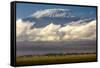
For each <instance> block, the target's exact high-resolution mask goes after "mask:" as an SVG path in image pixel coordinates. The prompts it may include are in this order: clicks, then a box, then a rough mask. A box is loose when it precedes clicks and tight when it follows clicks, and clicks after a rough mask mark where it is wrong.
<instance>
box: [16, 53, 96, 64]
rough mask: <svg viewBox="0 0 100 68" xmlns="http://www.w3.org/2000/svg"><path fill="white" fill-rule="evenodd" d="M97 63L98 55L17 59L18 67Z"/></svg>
mask: <svg viewBox="0 0 100 68" xmlns="http://www.w3.org/2000/svg"><path fill="white" fill-rule="evenodd" d="M90 61H96V54H78V55H62V56H60V55H56V56H28V57H25V56H23V57H17V58H16V64H17V65H41V64H53V63H55V64H57V63H72V62H90Z"/></svg>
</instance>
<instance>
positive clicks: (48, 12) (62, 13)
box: [32, 8, 74, 18]
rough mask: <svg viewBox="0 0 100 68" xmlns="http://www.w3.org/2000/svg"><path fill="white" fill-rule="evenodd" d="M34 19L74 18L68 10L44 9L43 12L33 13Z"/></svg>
mask: <svg viewBox="0 0 100 68" xmlns="http://www.w3.org/2000/svg"><path fill="white" fill-rule="evenodd" d="M32 16H33V17H35V18H41V17H46V16H48V17H66V16H67V17H74V16H73V15H72V14H71V13H70V12H69V9H59V8H54V9H44V10H38V11H36V12H35V13H33V14H32Z"/></svg>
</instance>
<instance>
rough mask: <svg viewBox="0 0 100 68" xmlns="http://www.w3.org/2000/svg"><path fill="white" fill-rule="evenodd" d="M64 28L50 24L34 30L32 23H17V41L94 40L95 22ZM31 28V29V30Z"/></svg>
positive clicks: (20, 21) (69, 25)
mask: <svg viewBox="0 0 100 68" xmlns="http://www.w3.org/2000/svg"><path fill="white" fill-rule="evenodd" d="M83 23H84V24H82V23H77V24H76V22H73V24H72V23H71V24H70V23H69V24H67V25H65V26H61V25H60V24H53V23H50V24H49V25H47V26H45V27H42V28H35V27H34V23H31V22H23V21H22V20H18V21H17V25H16V26H17V27H16V28H17V41H24V40H29V41H60V40H66V41H67V40H80V39H96V21H95V20H94V21H91V22H83ZM31 27H32V28H31Z"/></svg>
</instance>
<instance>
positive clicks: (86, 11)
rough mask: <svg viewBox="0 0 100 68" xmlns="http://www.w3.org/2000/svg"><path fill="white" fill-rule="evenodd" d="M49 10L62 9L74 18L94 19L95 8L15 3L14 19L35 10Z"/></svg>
mask: <svg viewBox="0 0 100 68" xmlns="http://www.w3.org/2000/svg"><path fill="white" fill-rule="evenodd" d="M50 8H62V9H69V10H70V11H71V12H72V13H74V15H76V16H86V17H87V16H88V17H91V18H95V17H96V8H95V7H82V6H81V7H80V6H71V5H70V6H68V5H66V6H63V5H49V4H46V5H45V4H31V3H17V4H16V16H17V17H16V18H17V19H20V18H25V17H29V16H30V15H32V14H33V13H34V12H36V11H37V10H41V9H42V10H43V9H50Z"/></svg>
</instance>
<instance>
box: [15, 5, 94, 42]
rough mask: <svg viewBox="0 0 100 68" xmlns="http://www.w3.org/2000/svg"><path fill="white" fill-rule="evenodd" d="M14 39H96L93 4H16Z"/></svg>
mask: <svg viewBox="0 0 100 68" xmlns="http://www.w3.org/2000/svg"><path fill="white" fill-rule="evenodd" d="M16 18H17V19H16V28H17V29H16V30H17V34H16V35H17V41H26V40H27V41H68V40H96V7H82V6H81V7H80V6H68V5H66V6H61V5H43V4H29V3H17V4H16Z"/></svg>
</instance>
